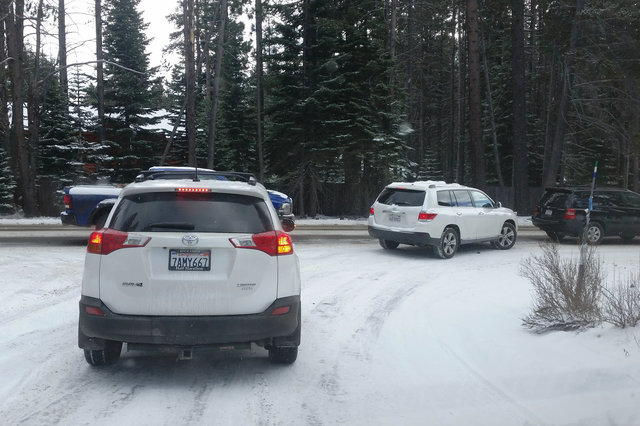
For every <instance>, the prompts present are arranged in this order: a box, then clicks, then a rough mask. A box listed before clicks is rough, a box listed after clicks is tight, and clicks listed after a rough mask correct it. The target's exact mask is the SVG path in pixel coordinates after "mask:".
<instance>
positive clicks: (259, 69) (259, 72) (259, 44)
mask: <svg viewBox="0 0 640 426" xmlns="http://www.w3.org/2000/svg"><path fill="white" fill-rule="evenodd" d="M263 72H264V71H263V68H262V0H256V145H257V149H258V179H259V180H260V182H263V181H264V154H263V136H262V129H263V125H262V103H263V99H264V93H263V90H262V74H263Z"/></svg>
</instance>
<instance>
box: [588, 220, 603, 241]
mask: <svg viewBox="0 0 640 426" xmlns="http://www.w3.org/2000/svg"><path fill="white" fill-rule="evenodd" d="M603 238H604V229H603V228H602V225H600V224H599V223H598V222H589V227H588V228H587V244H591V245H598V244H600V243H601V242H602V239H603Z"/></svg>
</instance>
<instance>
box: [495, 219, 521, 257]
mask: <svg viewBox="0 0 640 426" xmlns="http://www.w3.org/2000/svg"><path fill="white" fill-rule="evenodd" d="M516 238H517V233H516V227H515V226H514V225H513V224H512V223H509V222H505V223H504V224H503V225H502V229H501V230H500V236H499V237H498V240H497V241H496V242H495V243H494V247H495V248H497V249H500V250H509V249H510V248H511V247H513V245H514V244H515V243H516Z"/></svg>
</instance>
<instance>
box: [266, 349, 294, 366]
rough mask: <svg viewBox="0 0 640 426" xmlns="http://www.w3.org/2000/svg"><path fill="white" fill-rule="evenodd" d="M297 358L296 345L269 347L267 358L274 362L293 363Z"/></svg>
mask: <svg viewBox="0 0 640 426" xmlns="http://www.w3.org/2000/svg"><path fill="white" fill-rule="evenodd" d="M296 358H298V348H297V347H284V348H278V347H272V348H269V359H270V360H271V362H273V363H274V364H293V363H294V362H295V361H296Z"/></svg>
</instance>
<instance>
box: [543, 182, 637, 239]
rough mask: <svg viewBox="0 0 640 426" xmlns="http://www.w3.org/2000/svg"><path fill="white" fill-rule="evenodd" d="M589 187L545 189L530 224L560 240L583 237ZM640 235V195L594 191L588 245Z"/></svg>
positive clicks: (626, 191)
mask: <svg viewBox="0 0 640 426" xmlns="http://www.w3.org/2000/svg"><path fill="white" fill-rule="evenodd" d="M590 192H591V189H590V188H588V187H556V188H547V189H546V191H545V193H544V195H543V196H542V198H541V199H540V201H539V202H538V204H537V205H536V207H535V209H534V214H533V216H532V218H531V220H532V222H533V224H534V225H535V226H537V227H538V228H540V229H542V230H543V231H545V232H546V233H547V235H548V236H549V238H551V239H552V240H554V241H560V240H562V239H563V238H564V237H565V236H573V237H582V235H583V232H584V227H585V218H586V211H587V209H588V208H589V195H590ZM638 234H640V194H636V193H635V192H632V191H629V190H627V189H622V188H596V189H595V190H594V193H593V206H592V210H591V213H590V215H589V228H588V231H587V242H588V243H589V244H599V243H600V242H602V239H603V238H604V237H605V236H620V237H621V238H623V239H625V240H631V239H633V238H634V237H635V236H636V235H638Z"/></svg>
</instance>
